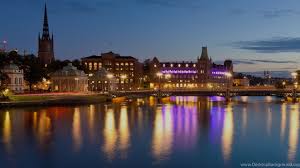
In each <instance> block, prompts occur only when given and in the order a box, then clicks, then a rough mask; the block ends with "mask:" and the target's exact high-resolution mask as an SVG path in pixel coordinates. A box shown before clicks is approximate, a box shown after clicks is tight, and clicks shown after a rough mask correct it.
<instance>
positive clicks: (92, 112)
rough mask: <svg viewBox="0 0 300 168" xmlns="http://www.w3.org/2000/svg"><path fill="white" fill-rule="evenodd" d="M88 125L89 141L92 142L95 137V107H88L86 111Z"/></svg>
mask: <svg viewBox="0 0 300 168" xmlns="http://www.w3.org/2000/svg"><path fill="white" fill-rule="evenodd" d="M88 125H89V129H88V132H89V135H90V139H91V140H94V137H95V134H94V133H95V131H94V127H95V105H90V107H89V111H88Z"/></svg>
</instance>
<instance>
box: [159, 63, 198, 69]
mask: <svg viewBox="0 0 300 168" xmlns="http://www.w3.org/2000/svg"><path fill="white" fill-rule="evenodd" d="M162 66H163V67H167V64H162ZM184 66H185V67H191V65H190V64H177V67H184ZM192 66H193V67H196V66H197V65H196V64H193V65H192ZM156 67H157V65H156V64H154V68H156ZM170 67H174V64H170Z"/></svg>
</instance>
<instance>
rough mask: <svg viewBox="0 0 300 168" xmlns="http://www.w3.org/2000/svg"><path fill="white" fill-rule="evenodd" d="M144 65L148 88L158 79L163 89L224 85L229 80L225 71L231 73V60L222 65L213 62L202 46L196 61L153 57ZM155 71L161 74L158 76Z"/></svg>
mask: <svg viewBox="0 0 300 168" xmlns="http://www.w3.org/2000/svg"><path fill="white" fill-rule="evenodd" d="M146 66H147V67H148V69H149V70H148V72H147V73H146V74H145V76H147V78H148V80H149V82H150V88H151V87H153V88H155V87H156V88H157V87H158V85H159V81H160V82H161V87H162V88H164V89H168V88H206V87H214V86H215V87H226V86H227V85H226V84H227V83H228V82H231V81H228V78H226V76H225V73H228V72H229V73H233V64H232V61H231V60H226V61H224V64H222V65H219V64H215V63H213V62H212V59H211V58H210V57H209V56H208V51H207V47H202V53H201V56H200V57H198V59H197V61H196V62H160V61H159V60H158V59H157V58H156V57H154V59H153V60H151V61H150V62H148V65H146ZM157 73H161V74H163V75H162V76H161V77H158V76H157ZM159 78H160V79H159Z"/></svg>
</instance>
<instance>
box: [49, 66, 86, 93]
mask: <svg viewBox="0 0 300 168" xmlns="http://www.w3.org/2000/svg"><path fill="white" fill-rule="evenodd" d="M51 85H52V91H56V92H86V91H87V87H88V77H87V75H86V74H85V73H84V72H83V71H81V70H78V69H77V68H76V67H74V66H73V65H72V63H69V64H68V65H67V66H65V67H63V69H62V70H58V71H56V72H54V73H53V74H52V75H51Z"/></svg>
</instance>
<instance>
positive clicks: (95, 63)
mask: <svg viewBox="0 0 300 168" xmlns="http://www.w3.org/2000/svg"><path fill="white" fill-rule="evenodd" d="M94 70H97V62H94Z"/></svg>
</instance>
